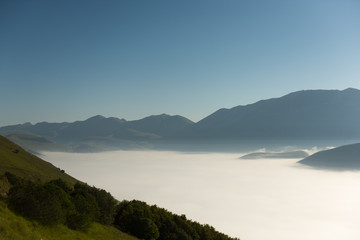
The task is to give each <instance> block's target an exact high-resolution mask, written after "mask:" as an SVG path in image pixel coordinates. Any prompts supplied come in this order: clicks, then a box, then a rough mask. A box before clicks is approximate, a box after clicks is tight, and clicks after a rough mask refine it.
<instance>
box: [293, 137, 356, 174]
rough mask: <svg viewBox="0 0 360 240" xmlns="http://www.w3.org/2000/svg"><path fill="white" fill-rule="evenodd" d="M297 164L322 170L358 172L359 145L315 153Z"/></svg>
mask: <svg viewBox="0 0 360 240" xmlns="http://www.w3.org/2000/svg"><path fill="white" fill-rule="evenodd" d="M299 163H300V164H304V165H308V166H311V167H316V168H324V169H334V170H336V169H338V170H360V143H357V144H351V145H345V146H341V147H337V148H334V149H330V150H325V151H321V152H317V153H315V154H313V155H311V156H309V157H307V158H305V159H303V160H301V161H299Z"/></svg>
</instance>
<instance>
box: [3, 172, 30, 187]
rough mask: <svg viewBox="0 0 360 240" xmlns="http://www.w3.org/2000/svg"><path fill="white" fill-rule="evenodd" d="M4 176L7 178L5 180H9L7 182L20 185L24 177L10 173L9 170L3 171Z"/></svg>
mask: <svg viewBox="0 0 360 240" xmlns="http://www.w3.org/2000/svg"><path fill="white" fill-rule="evenodd" d="M5 177H6V178H7V180H8V181H9V183H10V184H11V185H13V186H15V185H20V184H23V183H24V182H25V181H24V179H22V178H20V177H18V176H16V175H14V174H12V173H10V172H5Z"/></svg>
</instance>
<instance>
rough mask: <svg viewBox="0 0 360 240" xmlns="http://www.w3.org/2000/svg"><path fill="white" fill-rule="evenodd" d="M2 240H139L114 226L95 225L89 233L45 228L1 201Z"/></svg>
mask: <svg viewBox="0 0 360 240" xmlns="http://www.w3.org/2000/svg"><path fill="white" fill-rule="evenodd" d="M0 239H4V240H5V239H6V240H35V239H36V240H39V239H42V240H63V239H77V240H95V239H107V240H137V238H135V237H132V236H130V235H128V234H125V233H122V232H120V231H119V230H117V229H116V228H114V227H112V226H105V225H101V224H99V223H93V224H92V225H91V227H90V228H89V230H88V231H87V232H81V231H73V230H70V229H69V228H67V227H65V226H63V225H56V226H43V225H41V224H38V223H36V222H34V221H29V220H27V219H25V218H23V217H21V216H18V215H15V214H14V213H13V212H12V211H10V210H9V209H8V208H7V207H6V205H5V203H3V202H1V201H0Z"/></svg>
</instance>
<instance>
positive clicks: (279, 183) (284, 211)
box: [43, 151, 360, 240]
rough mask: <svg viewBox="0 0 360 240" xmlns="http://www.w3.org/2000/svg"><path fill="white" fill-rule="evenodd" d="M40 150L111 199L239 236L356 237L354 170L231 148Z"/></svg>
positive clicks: (359, 199)
mask: <svg viewBox="0 0 360 240" xmlns="http://www.w3.org/2000/svg"><path fill="white" fill-rule="evenodd" d="M43 154H44V157H43V158H44V159H45V160H47V161H49V162H51V163H53V164H54V165H55V166H57V167H60V168H61V169H64V170H65V171H66V172H67V173H69V174H70V175H72V176H74V177H76V178H78V179H79V180H81V181H84V182H87V183H88V184H90V185H95V186H96V187H99V188H103V189H105V190H107V191H109V192H111V194H112V195H113V196H114V197H116V198H117V199H119V200H123V199H127V200H132V199H138V200H142V201H146V202H147V203H149V204H156V205H158V206H160V207H163V208H166V209H168V210H170V211H172V212H175V213H178V214H186V216H187V217H188V218H189V219H192V220H195V221H198V222H201V223H207V224H210V225H212V226H214V227H215V228H216V229H217V230H219V231H221V232H224V233H226V234H228V235H230V236H232V237H240V238H241V239H242V240H264V239H274V240H275V239H276V240H289V239H292V240H319V239H326V240H335V239H336V240H338V239H346V240H358V239H360V228H359V223H360V184H359V183H360V172H344V171H342V172H331V171H321V170H314V169H311V168H308V167H304V166H301V165H299V164H297V163H296V162H297V161H298V160H299V159H266V160H265V159H264V160H261V159H259V160H240V159H239V157H240V156H242V155H244V154H234V153H231V154H229V153H221V154H220V153H219V154H216V153H212V154H209V153H198V154H194V153H178V152H165V151H116V152H104V153H92V154H91V153H89V154H88V153H87V154H75V153H54V152H46V153H43Z"/></svg>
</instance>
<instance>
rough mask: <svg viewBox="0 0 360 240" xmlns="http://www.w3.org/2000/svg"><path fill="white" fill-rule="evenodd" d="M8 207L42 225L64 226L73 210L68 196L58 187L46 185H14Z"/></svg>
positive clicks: (50, 184)
mask: <svg viewBox="0 0 360 240" xmlns="http://www.w3.org/2000/svg"><path fill="white" fill-rule="evenodd" d="M9 207H10V208H11V209H13V210H14V211H17V212H19V213H21V214H22V215H24V216H25V217H28V218H31V219H35V220H37V221H39V222H40V223H43V224H48V225H51V224H58V223H62V224H64V223H65V222H66V217H67V215H68V212H69V211H71V210H72V209H73V204H72V202H71V200H70V196H69V195H68V194H66V193H65V192H64V191H63V190H62V189H61V188H60V187H59V186H57V185H55V184H52V183H47V184H44V185H36V184H33V183H26V184H23V185H16V186H15V187H13V188H11V189H10V192H9Z"/></svg>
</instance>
